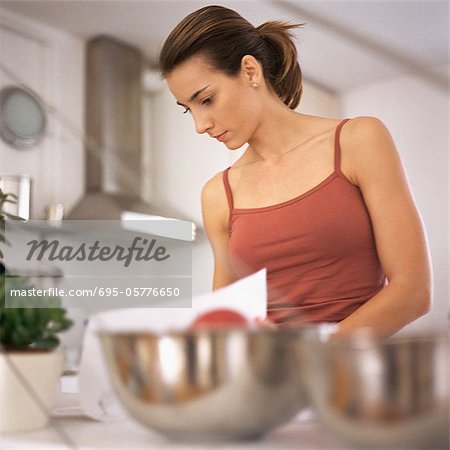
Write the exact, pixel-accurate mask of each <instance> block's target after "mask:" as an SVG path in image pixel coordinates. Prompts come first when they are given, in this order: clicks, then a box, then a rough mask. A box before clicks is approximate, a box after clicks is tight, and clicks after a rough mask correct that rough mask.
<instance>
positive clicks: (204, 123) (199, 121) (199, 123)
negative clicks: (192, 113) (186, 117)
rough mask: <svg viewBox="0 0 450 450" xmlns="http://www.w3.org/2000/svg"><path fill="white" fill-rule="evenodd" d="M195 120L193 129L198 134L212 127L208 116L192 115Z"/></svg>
mask: <svg viewBox="0 0 450 450" xmlns="http://www.w3.org/2000/svg"><path fill="white" fill-rule="evenodd" d="M194 121H195V130H196V131H197V133H198V134H203V133H206V132H207V131H208V130H209V129H211V128H212V122H211V120H210V119H209V118H208V117H205V116H201V115H200V116H198V115H197V117H194Z"/></svg>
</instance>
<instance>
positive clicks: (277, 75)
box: [256, 21, 304, 109]
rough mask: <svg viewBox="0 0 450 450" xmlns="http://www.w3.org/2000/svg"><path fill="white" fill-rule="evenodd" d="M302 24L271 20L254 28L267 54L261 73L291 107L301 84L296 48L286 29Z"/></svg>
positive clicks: (297, 102)
mask: <svg viewBox="0 0 450 450" xmlns="http://www.w3.org/2000/svg"><path fill="white" fill-rule="evenodd" d="M302 25H304V24H298V25H297V24H289V23H286V22H280V21H273V22H265V23H263V24H262V25H259V26H258V27H257V28H256V29H257V30H258V33H259V35H260V36H261V38H262V39H263V40H264V42H265V43H266V46H267V48H268V52H269V54H270V56H269V58H267V59H268V60H267V63H266V67H264V66H265V64H264V63H263V68H264V69H265V70H264V75H265V77H266V79H267V80H268V81H269V83H270V85H271V86H272V87H273V89H274V91H275V93H276V94H277V95H278V97H280V98H281V100H283V102H284V103H285V104H286V105H287V106H289V108H291V109H295V108H296V107H297V106H298V104H299V103H300V98H301V96H302V90H303V86H302V72H301V69H300V65H299V64H298V59H297V58H298V56H297V49H296V47H295V44H294V42H293V38H292V34H291V32H290V30H291V29H293V28H297V27H300V26H302Z"/></svg>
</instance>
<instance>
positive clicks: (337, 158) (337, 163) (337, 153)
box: [334, 119, 350, 175]
mask: <svg viewBox="0 0 450 450" xmlns="http://www.w3.org/2000/svg"><path fill="white" fill-rule="evenodd" d="M349 120H350V119H344V120H342V121H341V122H340V123H339V125H338V126H337V128H336V132H335V135H334V171H335V172H336V173H339V174H341V175H342V172H341V145H340V143H339V136H340V134H341V128H342V126H343V125H344V124H345V123H346V122H348V121H349Z"/></svg>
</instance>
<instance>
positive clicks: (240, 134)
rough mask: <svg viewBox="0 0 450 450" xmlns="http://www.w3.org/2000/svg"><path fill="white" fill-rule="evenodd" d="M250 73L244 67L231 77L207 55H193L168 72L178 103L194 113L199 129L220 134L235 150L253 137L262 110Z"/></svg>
mask: <svg viewBox="0 0 450 450" xmlns="http://www.w3.org/2000/svg"><path fill="white" fill-rule="evenodd" d="M254 62H256V60H255V61H254ZM256 64H257V63H256ZM249 73H251V71H250V72H247V70H245V69H242V70H241V72H240V74H239V76H238V77H230V76H228V75H226V74H224V73H222V72H217V71H214V70H212V69H211V68H210V66H209V65H208V64H207V62H206V59H205V58H203V57H201V56H193V57H191V58H189V59H188V60H186V61H185V62H183V63H182V64H180V65H179V66H177V67H176V68H175V69H174V70H173V71H172V72H171V73H170V75H169V76H167V84H168V85H169V89H170V91H171V92H172V94H173V95H174V96H175V98H176V100H177V103H178V104H179V105H180V106H181V107H182V108H183V110H184V111H186V112H188V113H190V114H191V115H192V117H193V119H194V122H195V128H196V131H197V133H200V134H201V133H208V134H209V135H210V136H211V137H214V138H217V137H219V141H220V142H223V143H224V144H225V145H226V146H227V147H228V148H229V149H230V150H234V149H237V148H240V147H241V146H242V145H244V144H245V143H247V142H248V141H249V140H250V139H251V137H252V135H253V134H254V132H255V129H256V127H257V125H258V122H259V118H260V114H261V111H262V101H261V99H260V96H258V94H257V92H256V91H257V89H255V88H254V87H251V86H250V83H251V81H253V80H254V78H252V77H251V76H249ZM258 81H259V79H258Z"/></svg>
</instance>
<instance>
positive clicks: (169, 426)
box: [100, 329, 307, 441]
mask: <svg viewBox="0 0 450 450" xmlns="http://www.w3.org/2000/svg"><path fill="white" fill-rule="evenodd" d="M301 335H302V332H301V331H300V330H296V331H287V330H285V331H281V330H269V329H261V330H251V331H249V330H243V329H232V330H217V331H212V330H198V331H190V332H168V333H165V334H152V333H147V332H139V333H137V332H136V333H123V332H120V333H119V332H102V333H100V338H101V341H102V346H103V350H104V354H105V356H106V361H107V367H108V369H109V373H110V376H111V380H112V384H113V386H114V389H115V391H116V393H117V395H118V397H119V399H120V400H121V402H122V404H123V405H124V406H125V408H126V409H127V410H128V412H129V414H130V415H131V416H132V417H134V418H135V419H136V420H138V421H139V422H141V423H142V424H144V425H146V426H148V427H150V428H152V429H153V430H156V431H158V432H160V433H162V434H164V435H166V436H168V437H170V438H172V439H176V440H190V441H205V440H206V441H220V440H239V439H254V438H258V437H261V436H262V435H263V434H264V433H266V432H268V431H270V430H271V429H273V428H274V427H276V426H278V425H280V424H282V423H283V422H285V421H287V420H289V419H290V418H292V417H293V416H294V415H296V413H297V412H299V411H300V410H301V409H302V408H304V407H306V406H307V400H306V395H305V390H304V385H303V380H302V376H301V374H302V371H303V368H302V361H301V357H300V353H299V351H298V348H299V346H298V343H299V339H301Z"/></svg>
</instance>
